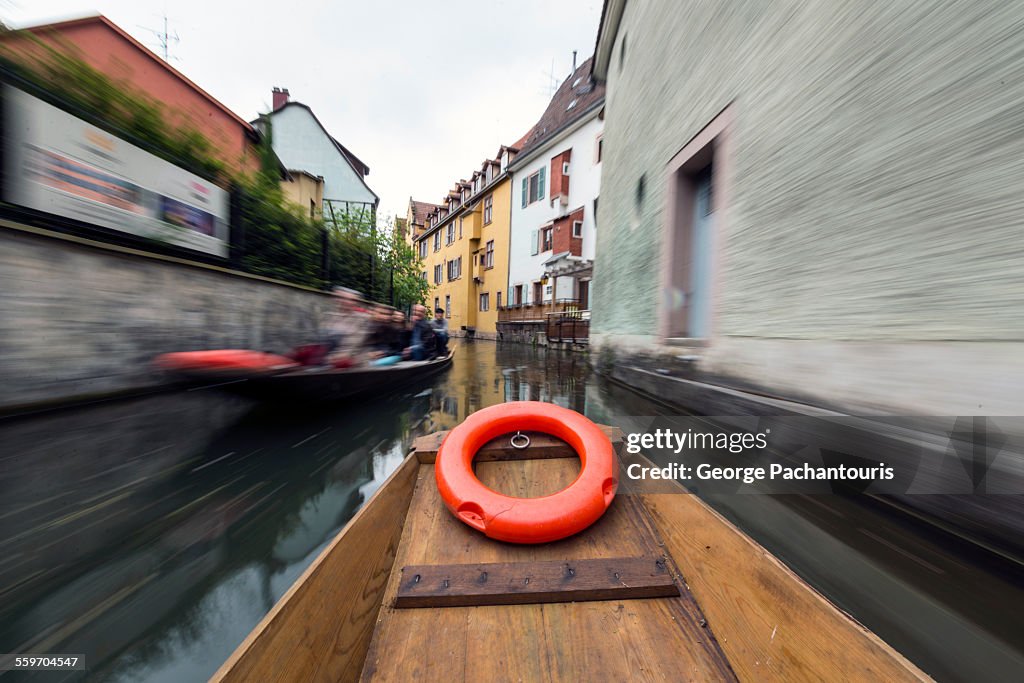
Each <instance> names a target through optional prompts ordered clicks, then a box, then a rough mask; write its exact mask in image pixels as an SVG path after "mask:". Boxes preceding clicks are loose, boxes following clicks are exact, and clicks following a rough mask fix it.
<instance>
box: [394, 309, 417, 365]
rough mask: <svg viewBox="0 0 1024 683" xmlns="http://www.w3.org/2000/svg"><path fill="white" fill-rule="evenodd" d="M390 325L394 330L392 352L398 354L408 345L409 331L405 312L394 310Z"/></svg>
mask: <svg viewBox="0 0 1024 683" xmlns="http://www.w3.org/2000/svg"><path fill="white" fill-rule="evenodd" d="M391 327H392V329H393V331H394V335H395V336H394V340H393V341H394V346H393V347H392V349H391V350H392V352H394V353H397V354H399V355H401V354H402V351H404V350H405V348H406V347H407V346H409V340H410V338H411V336H412V335H411V332H410V330H409V323H408V321H407V320H406V319H405V314H404V313H402V312H401V311H395V312H394V313H392V314H391Z"/></svg>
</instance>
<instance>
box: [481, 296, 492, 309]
mask: <svg viewBox="0 0 1024 683" xmlns="http://www.w3.org/2000/svg"><path fill="white" fill-rule="evenodd" d="M480 310H481V311H489V310H491V293H490V292H484V293H483V294H481V295H480Z"/></svg>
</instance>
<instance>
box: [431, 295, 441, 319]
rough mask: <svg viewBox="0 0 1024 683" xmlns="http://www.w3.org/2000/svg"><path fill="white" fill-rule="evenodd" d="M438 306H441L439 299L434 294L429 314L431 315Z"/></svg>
mask: <svg viewBox="0 0 1024 683" xmlns="http://www.w3.org/2000/svg"><path fill="white" fill-rule="evenodd" d="M439 308H441V300H440V299H439V298H437V297H436V296H435V297H434V310H433V311H431V312H430V313H431V315H433V313H434V311H436V310H437V309H439Z"/></svg>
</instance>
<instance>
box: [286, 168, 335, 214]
mask: <svg viewBox="0 0 1024 683" xmlns="http://www.w3.org/2000/svg"><path fill="white" fill-rule="evenodd" d="M281 190H282V191H283V192H284V196H285V199H287V200H288V201H290V202H293V203H295V204H298V205H299V207H300V208H301V209H302V210H303V211H308V212H309V217H310V218H316V217H318V216H320V215H321V214H322V213H323V205H324V177H323V176H318V175H313V174H312V173H309V172H307V171H298V170H292V169H289V170H288V173H287V175H286V176H285V179H284V180H282V181H281Z"/></svg>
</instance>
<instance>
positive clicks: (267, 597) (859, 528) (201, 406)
mask: <svg viewBox="0 0 1024 683" xmlns="http://www.w3.org/2000/svg"><path fill="white" fill-rule="evenodd" d="M514 400H541V401H550V402H553V403H557V404H560V405H562V406H565V407H569V408H572V409H574V410H578V411H580V412H584V413H586V414H587V415H588V416H590V417H591V418H592V419H594V420H596V421H599V422H605V423H610V424H616V425H618V426H621V427H623V428H624V429H627V430H628V429H629V428H630V426H631V424H632V423H633V421H632V420H631V418H630V416H643V415H659V414H667V413H669V412H671V411H669V410H668V409H666V408H665V407H663V406H661V405H659V404H657V403H654V402H651V401H648V400H646V399H644V398H641V397H638V396H636V395H635V394H633V393H631V392H629V391H627V390H624V389H621V388H619V387H615V386H610V385H607V384H605V383H603V382H601V381H599V380H597V379H595V378H594V377H592V376H591V375H590V374H589V372H588V368H587V366H586V362H585V358H583V357H581V356H577V355H571V354H556V353H551V354H545V353H544V351H543V350H534V349H531V348H529V347H522V346H510V345H506V346H496V345H495V344H492V343H486V342H478V343H476V344H472V343H467V344H463V345H462V346H461V348H460V349H459V352H458V354H457V356H456V362H455V364H454V366H453V367H452V369H451V370H450V371H449V372H448V373H447V374H445V375H444V376H442V377H440V378H437V379H435V380H434V382H433V384H428V385H426V386H419V387H412V388H410V389H408V390H405V391H401V392H398V393H395V394H392V395H388V396H382V397H380V398H379V399H378V400H376V401H367V402H363V403H361V404H359V405H356V406H347V407H341V408H330V407H327V408H325V409H324V410H321V411H315V412H311V411H309V410H305V411H301V412H287V413H282V412H281V411H279V410H271V409H268V408H266V407H261V406H258V405H255V404H252V403H249V402H246V401H243V400H241V399H235V398H232V397H230V396H225V395H222V394H220V393H217V392H215V391H211V390H200V391H188V392H179V393H173V394H164V395H158V396H151V397H147V398H142V399H137V400H129V401H119V402H112V403H106V404H100V405H95V406H90V407H85V408H78V409H74V410H68V411H62V412H59V413H51V414H47V415H43V416H39V417H34V418H31V419H18V420H9V421H6V422H0V445H2V450H0V652H28V651H32V652H40V653H78V654H83V655H84V656H85V659H86V661H87V663H88V666H89V672H88V678H89V679H93V680H113V681H168V682H172V681H173V682H179V681H194V680H205V679H206V678H207V677H209V676H210V675H211V674H212V673H213V672H214V671H215V670H216V669H217V668H218V666H220V664H221V663H222V662H223V661H224V659H225V658H227V656H228V655H229V654H230V653H231V652H232V651H233V650H234V648H235V647H236V646H237V645H238V644H239V643H240V642H241V641H242V639H243V638H244V637H245V636H246V634H248V633H249V631H250V630H251V629H252V628H253V627H254V626H255V625H256V623H257V622H258V621H259V620H260V619H261V618H262V617H263V616H264V614H266V612H267V611H268V610H270V608H271V607H272V606H273V604H274V603H275V602H276V601H277V599H278V598H279V597H280V596H281V595H282V594H283V593H284V592H285V591H286V590H287V589H288V587H289V586H290V585H291V584H292V583H293V582H294V580H295V579H296V578H297V577H298V576H299V575H300V574H301V572H302V571H303V570H304V569H305V568H306V567H307V566H308V565H309V563H310V562H312V560H313V559H314V558H315V557H316V555H317V554H318V553H319V552H320V551H321V550H322V549H323V548H324V546H325V545H326V544H327V543H328V542H329V541H330V539H331V538H332V537H333V536H334V535H335V534H336V533H337V532H338V530H340V529H341V527H342V526H343V525H344V524H345V522H346V521H347V520H348V519H349V518H350V517H351V516H352V515H353V514H354V513H355V512H356V511H357V510H358V509H359V507H360V506H361V505H362V504H363V502H364V501H365V500H366V499H367V498H368V497H369V496H370V495H372V494H373V492H374V491H375V490H376V489H377V488H378V487H379V486H380V484H381V483H382V482H383V480H384V479H385V478H386V477H387V476H388V474H390V473H391V472H392V471H393V470H394V469H395V468H396V467H397V466H398V464H399V463H400V462H401V460H402V458H403V457H404V455H405V453H406V452H407V451H408V449H409V446H410V445H411V443H412V440H413V439H414V438H415V437H416V436H419V435H421V434H426V433H429V432H432V431H436V430H439V429H448V428H451V427H453V426H454V425H456V424H457V423H458V422H459V421H461V420H462V419H463V418H465V416H466V415H468V414H469V413H472V412H474V411H476V410H478V409H480V408H483V407H486V406H489V405H493V404H495V403H500V402H503V401H514ZM712 503H713V504H714V505H715V506H716V507H717V508H718V509H719V510H720V511H721V512H723V514H725V515H726V516H727V517H729V518H730V519H732V520H733V521H735V522H736V523H737V524H739V525H740V526H741V527H742V528H744V529H745V530H747V531H748V532H749V533H751V535H753V536H754V537H755V538H757V539H758V540H759V541H760V542H762V543H763V544H764V545H766V546H767V547H768V548H769V549H770V550H772V551H773V552H775V553H776V554H777V555H778V556H780V557H781V558H782V559H784V560H785V561H786V562H787V563H789V564H790V565H791V566H792V567H794V569H796V570H797V571H798V572H799V573H800V574H801V575H803V576H805V577H806V578H807V579H808V580H809V581H811V582H812V583H813V584H814V585H815V586H817V587H818V588H819V589H820V590H822V591H823V592H825V593H826V594H827V595H828V596H829V597H830V598H831V599H833V600H834V601H835V602H837V603H838V604H839V605H841V606H842V607H843V608H845V609H847V610H848V611H850V612H851V613H853V614H854V615H855V616H856V617H857V618H858V619H859V620H860V621H862V622H863V623H865V624H866V625H868V626H869V627H870V628H872V629H874V630H875V631H876V632H877V633H878V634H879V635H880V636H881V637H883V638H884V639H886V640H888V641H889V642H890V643H891V644H893V645H894V646H895V647H897V648H898V649H900V650H901V651H902V652H903V653H904V654H906V655H907V656H908V657H909V658H911V659H912V660H913V661H915V662H916V663H917V664H918V665H920V666H922V667H923V668H924V669H925V670H926V671H928V672H929V673H931V674H932V675H933V676H936V677H937V678H939V679H942V680H1009V679H1011V678H1014V677H1015V676H1014V675H1013V674H1015V673H1019V672H1020V671H1024V655H1022V651H1024V643H1022V640H1024V634H1022V633H1021V629H1020V627H1019V623H1020V621H1019V619H1020V617H1019V614H1020V608H1021V607H1022V606H1024V593H1022V590H1021V588H1020V582H1019V581H1017V579H1016V578H1015V577H1013V576H1007V575H1006V573H1005V572H1003V571H1002V570H1000V569H999V568H993V567H991V566H989V565H988V564H986V562H984V561H981V560H978V559H976V558H972V557H970V556H969V553H966V552H965V551H964V549H962V548H959V547H956V546H952V545H950V544H949V543H947V542H946V541H945V540H944V539H942V538H939V537H937V536H935V535H933V534H930V533H928V532H927V530H923V529H921V528H919V527H916V526H913V525H908V524H907V523H905V522H903V521H901V520H897V519H892V518H889V517H887V516H885V515H884V514H883V513H882V512H880V511H878V510H874V509H872V508H870V506H865V505H863V504H862V503H860V502H858V501H855V500H850V499H845V498H839V497H833V496H820V497H816V498H815V499H813V500H811V499H808V498H805V497H799V496H722V497H719V498H717V499H715V500H713V501H712ZM766 637H767V636H766ZM78 677H79V678H81V677H82V676H81V675H79V676H78ZM2 678H3V680H4V681H6V680H8V678H11V679H12V680H13V675H11V674H9V675H8V676H3V677H2ZM36 678H37V679H38V680H63V679H69V678H75V676H74V675H63V674H52V673H48V674H40V675H39V676H37V677H36Z"/></svg>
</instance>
